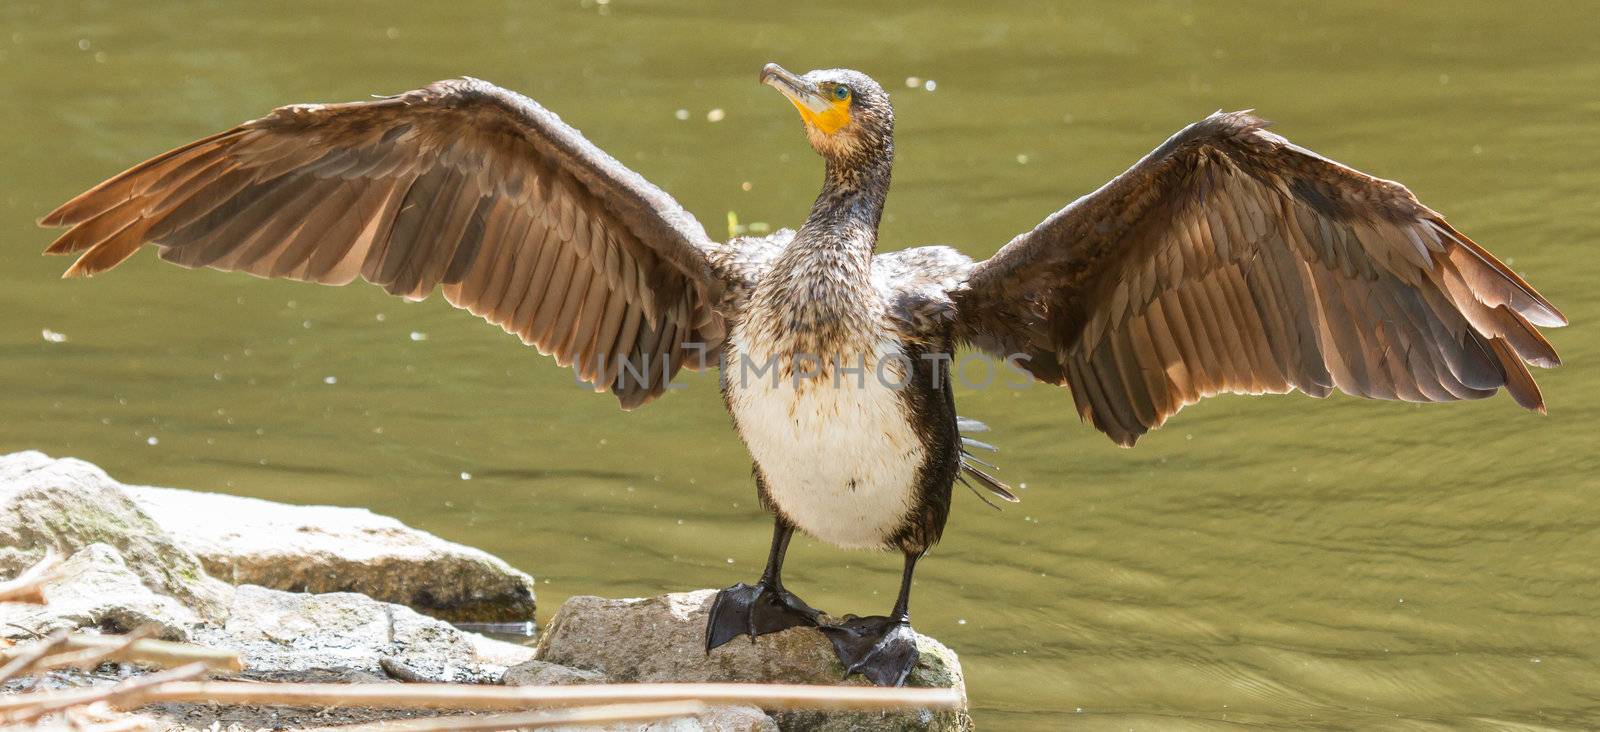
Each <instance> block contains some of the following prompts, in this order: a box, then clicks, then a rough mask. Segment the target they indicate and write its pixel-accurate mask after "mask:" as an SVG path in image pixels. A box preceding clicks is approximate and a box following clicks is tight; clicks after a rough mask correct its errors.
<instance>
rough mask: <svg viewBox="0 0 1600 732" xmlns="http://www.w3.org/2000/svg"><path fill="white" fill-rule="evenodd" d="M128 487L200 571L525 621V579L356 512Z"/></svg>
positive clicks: (482, 556) (434, 611) (465, 615)
mask: <svg viewBox="0 0 1600 732" xmlns="http://www.w3.org/2000/svg"><path fill="white" fill-rule="evenodd" d="M127 491H128V493H129V494H130V495H132V496H133V498H134V500H135V501H137V502H138V504H139V505H140V506H142V507H143V508H144V509H145V511H146V512H147V513H149V514H150V515H151V516H153V517H155V519H156V521H157V522H158V523H160V525H161V527H162V528H163V529H165V530H166V532H167V533H168V534H171V535H172V536H174V537H176V540H177V542H178V543H179V545H181V546H182V547H183V548H185V549H187V550H189V551H190V552H193V553H194V554H195V555H197V556H199V557H200V559H201V561H203V562H204V563H205V568H206V571H208V572H210V573H211V574H212V575H213V576H215V577H218V578H221V579H224V580H228V581H230V582H233V583H234V584H251V585H261V586H264V587H271V588H274V589H279V590H287V591H291V592H359V593H361V594H363V595H366V596H368V597H372V598H374V599H377V600H383V601H385V602H393V603H398V604H401V605H405V606H407V607H411V608H414V609H416V610H419V611H421V612H423V613H427V614H428V615H432V616H434V617H437V618H443V619H445V620H450V621H455V622H519V621H525V620H532V619H533V617H534V592H533V578H532V577H529V576H528V575H527V574H524V573H522V572H519V571H517V570H516V569H513V568H512V567H511V566H510V565H508V564H506V563H505V562H503V561H501V560H500V559H498V558H496V557H494V556H493V555H490V554H488V553H486V552H483V551H480V550H478V549H473V548H471V547H467V546H462V545H460V544H456V543H453V542H449V541H445V540H443V539H440V538H438V537H436V536H434V535H432V534H429V533H427V532H424V531H418V530H417V529H413V528H411V527H409V526H406V525H405V524H403V523H401V522H399V521H397V520H395V519H392V518H389V517H387V516H380V515H378V514H375V513H372V512H371V511H367V510H365V509H359V508H338V507H334V506H291V505H287V504H282V503H273V502H271V501H263V500H258V499H254V498H241V497H237V496H229V495H222V494H217V493H200V492H196V491H188V490H179V489H175V488H148V487H141V486H129V487H128V488H127Z"/></svg>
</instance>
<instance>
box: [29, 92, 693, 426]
mask: <svg viewBox="0 0 1600 732" xmlns="http://www.w3.org/2000/svg"><path fill="white" fill-rule="evenodd" d="M40 223H41V224H43V225H46V226H68V227H71V228H70V229H69V230H68V231H67V232H66V233H65V234H64V235H62V236H61V238H60V239H58V240H56V242H55V243H54V244H52V245H51V246H50V248H49V249H48V250H47V251H48V252H50V253H53V254H66V253H73V252H82V254H81V256H79V258H78V260H77V262H75V263H74V264H73V265H72V267H71V268H70V269H68V270H67V275H69V276H71V275H92V274H95V273H97V272H101V271H103V270H106V269H110V268H111V267H114V266H116V265H117V264H118V263H120V262H121V261H123V260H124V259H127V258H128V257H129V256H131V255H132V254H133V253H134V252H135V251H136V250H137V249H138V248H139V247H140V245H142V244H144V243H146V242H152V243H154V244H156V245H157V247H158V248H159V253H160V256H161V258H162V259H165V260H167V261H170V262H174V263H176V264H179V265H182V266H185V267H201V266H205V267H214V268H217V269H223V270H235V271H242V272H249V273H251V274H254V275H258V276H261V277H287V278H290V279H297V280H307V281H312V282H320V283H323V284H330V285H342V284H345V283H348V282H350V281H351V280H353V279H355V278H356V277H357V276H358V275H359V276H360V277H362V278H363V279H366V280H367V281H369V282H372V283H374V284H377V285H379V286H381V287H383V288H384V289H385V290H388V291H389V292H390V293H393V294H395V295H400V296H402V297H406V298H409V299H421V298H424V297H426V296H427V295H428V294H429V293H430V292H432V291H433V289H434V288H435V287H436V286H438V285H441V284H442V285H443V290H444V295H445V298H446V299H447V300H449V302H450V303H451V304H452V305H455V306H456V307H459V308H464V309H467V310H470V311H471V312H472V313H474V314H476V315H479V316H482V317H483V318H484V319H485V320H488V321H489V322H491V323H494V324H496V325H499V326H501V327H502V328H504V329H505V330H506V331H507V332H509V333H513V334H516V335H518V336H520V337H521V338H522V340H523V342H524V343H527V344H530V345H534V346H537V347H538V349H539V351H540V352H541V353H545V354H549V355H553V356H555V357H556V360H557V362H558V363H560V364H561V365H563V366H566V365H573V366H574V367H575V368H576V370H577V371H578V373H579V374H580V375H581V376H582V377H583V378H584V379H585V380H587V381H589V382H591V383H593V384H595V385H596V386H597V388H598V389H600V390H609V391H611V392H612V393H614V394H616V396H617V397H618V399H620V400H621V402H622V406H623V407H624V408H631V407H634V406H637V405H640V404H643V403H645V402H647V401H649V400H650V399H652V398H654V397H655V396H657V395H659V394H660V393H661V392H662V391H663V389H665V387H666V384H667V381H668V380H669V379H670V378H671V376H672V374H674V373H676V372H677V370H678V368H679V367H681V366H683V365H689V366H691V367H694V366H697V365H699V363H700V359H699V352H698V351H697V350H695V349H694V348H690V347H689V345H688V344H704V345H705V347H707V348H709V349H712V350H713V351H714V350H715V349H716V348H717V347H718V346H719V345H720V343H721V341H722V337H723V330H724V323H723V322H722V319H721V317H720V316H719V315H717V313H716V312H715V311H714V310H713V307H712V306H713V305H714V304H715V302H716V301H717V298H719V297H720V293H721V290H722V286H723V283H722V281H721V279H720V278H719V277H718V276H717V275H715V274H714V273H713V270H712V269H711V266H710V261H709V255H710V254H711V253H712V252H713V251H714V250H715V245H714V244H713V243H712V242H711V241H710V240H709V239H708V238H707V236H706V233H705V230H704V229H702V228H701V226H700V224H699V223H698V222H696V221H695V220H694V218H693V217H692V216H691V215H689V213H688V212H686V211H684V210H683V208H682V207H680V206H679V205H678V204H677V203H676V202H675V201H673V200H672V198H671V197H669V196H668V195H667V194H666V193H664V192H662V191H661V190H660V189H658V188H656V187H655V186H653V185H651V184H650V183H649V182H648V181H646V180H644V179H643V178H641V177H640V176H639V175H638V174H636V173H634V172H633V171H631V170H628V169H627V168H626V167H624V166H623V165H622V164H621V163H619V162H617V161H616V160H615V159H613V158H612V157H611V156H609V155H607V154H605V153H604V152H603V151H601V150H600V149H599V148H597V147H595V146H594V145H593V144H591V143H590V142H589V141H588V140H585V139H584V138H583V136H582V135H580V134H579V133H578V131H577V130H574V129H573V128H571V127H569V126H568V125H566V124H565V123H563V122H562V121H561V120H560V118H558V117H557V116H556V115H554V114H552V113H551V112H549V111H546V110H545V109H544V108H543V107H540V106H539V105H538V104H536V103H534V102H533V101H532V100H530V99H528V98H526V97H523V96H521V95H519V94H516V93H514V92H510V91H507V90H505V89H501V88H499V87H497V86H494V85H493V84H489V83H486V82H483V81H479V80H476V79H456V80H451V81H441V82H438V83H435V84H432V85H429V86H427V87H425V88H423V89H419V90H416V91H412V92H408V93H406V94H401V95H398V96H395V97H389V98H385V99H380V100H376V101H369V102H355V103H349V104H329V105H319V104H311V105H295V106H289V107H283V108H280V109H278V110H276V111H274V112H273V113H272V114H270V115H268V116H266V117H263V118H261V119H257V120H252V121H250V122H246V123H244V124H241V125H239V126H238V127H235V128H233V129H231V130H228V131H226V132H222V133H219V134H216V135H212V136H210V137H207V138H205V139H202V140H199V141H196V142H193V143H191V144H189V145H185V146H183V147H180V148H178V149H176V150H173V151H171V152H168V153H165V154H163V155H160V156H157V157H155V158H152V159H151V160H148V161H146V162H144V163H141V164H139V165H137V166H135V167H133V168H132V169H130V170H128V171H127V172H124V173H122V174H121V175H118V176H116V177H114V178H111V179H110V180H107V181H106V182H104V183H101V184H100V185H98V186H96V187H95V188H93V189H92V190H90V191H88V192H86V193H84V194H82V195H80V196H78V197H77V198H74V199H72V200H71V201H68V202H67V203H65V204H63V205H62V206H61V207H60V208H58V209H56V210H55V211H54V212H52V213H51V214H49V215H48V216H46V217H44V219H43V220H41V222H40Z"/></svg>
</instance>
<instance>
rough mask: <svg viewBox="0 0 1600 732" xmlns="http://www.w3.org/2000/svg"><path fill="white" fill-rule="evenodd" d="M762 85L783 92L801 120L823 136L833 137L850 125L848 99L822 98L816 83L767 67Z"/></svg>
mask: <svg viewBox="0 0 1600 732" xmlns="http://www.w3.org/2000/svg"><path fill="white" fill-rule="evenodd" d="M761 83H763V84H766V85H767V86H770V87H772V88H774V89H777V90H778V91H779V92H782V93H783V95H784V96H785V97H788V98H789V102H790V103H792V104H794V108H795V109H797V110H799V111H800V118H801V119H803V120H805V122H806V124H808V125H810V126H812V127H815V128H817V129H818V130H821V131H822V132H823V133H824V134H828V135H831V134H833V133H835V132H838V131H839V128H841V127H844V126H845V125H848V124H850V101H849V100H848V99H845V100H835V99H829V98H828V97H825V96H823V94H822V91H821V90H819V89H818V88H817V85H816V84H813V83H811V82H809V81H806V80H805V79H802V78H800V77H798V76H795V75H794V74H792V73H790V72H789V70H788V69H785V68H783V67H782V66H779V65H777V64H767V65H766V66H763V67H761Z"/></svg>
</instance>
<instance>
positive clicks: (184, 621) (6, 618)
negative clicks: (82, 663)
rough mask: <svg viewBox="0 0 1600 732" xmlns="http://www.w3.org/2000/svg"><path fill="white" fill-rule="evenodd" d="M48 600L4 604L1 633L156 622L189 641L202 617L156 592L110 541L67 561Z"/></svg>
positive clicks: (165, 632) (112, 628) (163, 634)
mask: <svg viewBox="0 0 1600 732" xmlns="http://www.w3.org/2000/svg"><path fill="white" fill-rule="evenodd" d="M42 591H43V594H44V596H45V600H46V601H47V604H45V605H24V604H20V603H0V635H8V636H11V635H17V634H20V635H25V636H26V635H35V634H38V635H43V634H47V633H50V632H52V631H55V630H60V629H76V628H84V627H93V628H100V629H102V630H105V631H108V632H116V633H125V632H128V631H131V630H133V629H135V628H139V627H142V626H145V625H153V626H155V627H156V628H157V629H158V631H157V636H158V637H160V638H163V639H165V640H178V641H183V640H189V634H190V629H191V628H193V627H194V626H196V625H198V624H199V623H200V618H199V617H198V616H196V615H195V613H194V612H193V611H191V610H190V609H189V608H187V607H184V605H183V603H180V602H178V601H177V600H175V599H173V598H172V597H169V596H167V595H162V594H158V593H156V592H153V591H151V589H150V588H149V587H148V586H147V585H146V584H145V581H144V579H143V578H142V577H140V576H139V574H138V573H136V572H135V571H134V570H133V569H131V568H129V566H128V564H127V562H126V561H124V560H123V557H122V555H121V554H119V553H117V550H116V549H114V548H112V547H111V546H110V545H108V544H90V545H88V546H86V547H84V548H82V549H79V550H78V551H77V553H75V554H73V555H72V556H70V557H68V558H67V560H66V561H65V562H62V564H61V567H60V568H59V570H58V572H57V574H56V577H55V579H53V580H51V581H49V582H46V583H45V585H44V587H43V588H42Z"/></svg>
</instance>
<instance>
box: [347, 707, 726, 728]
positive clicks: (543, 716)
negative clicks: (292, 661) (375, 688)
mask: <svg viewBox="0 0 1600 732" xmlns="http://www.w3.org/2000/svg"><path fill="white" fill-rule="evenodd" d="M705 711H706V705H704V704H701V703H699V702H695V701H674V702H653V703H649V704H608V705H605V706H597V707H573V708H571V709H556V710H551V711H539V712H510V713H507V714H485V715H478V716H455V717H429V718H426V719H407V720H403V721H390V722H373V723H368V724H358V725H353V726H350V727H340V729H341V730H348V731H349V732H449V730H500V729H537V728H540V727H553V726H555V725H567V724H611V723H615V722H653V721H658V720H662V719H670V718H673V717H692V716H694V715H697V714H701V713H704V712H705Z"/></svg>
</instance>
